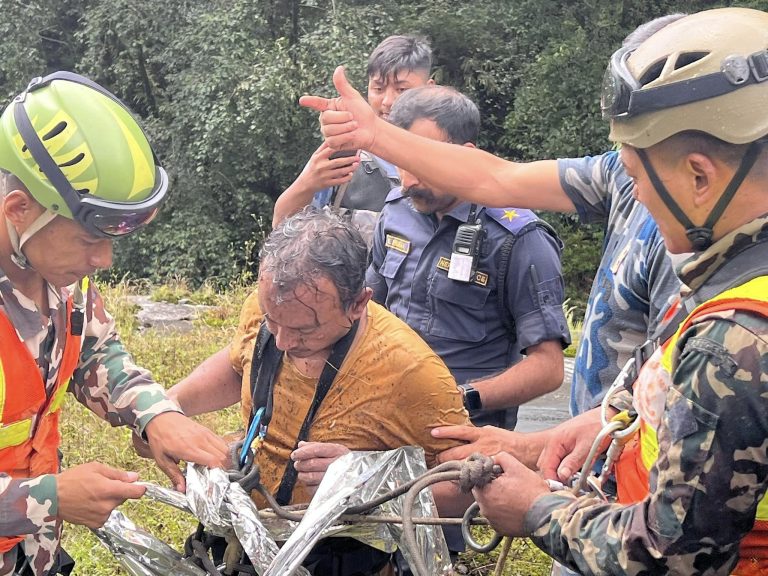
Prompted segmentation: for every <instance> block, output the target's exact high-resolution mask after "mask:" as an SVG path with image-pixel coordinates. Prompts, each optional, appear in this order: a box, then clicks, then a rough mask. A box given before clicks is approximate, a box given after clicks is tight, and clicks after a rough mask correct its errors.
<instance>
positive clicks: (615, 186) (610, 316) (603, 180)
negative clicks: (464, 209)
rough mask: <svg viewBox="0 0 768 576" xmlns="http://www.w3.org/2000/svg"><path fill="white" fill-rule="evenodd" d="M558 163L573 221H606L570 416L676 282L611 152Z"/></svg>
mask: <svg viewBox="0 0 768 576" xmlns="http://www.w3.org/2000/svg"><path fill="white" fill-rule="evenodd" d="M557 165H558V171H559V172H560V183H561V186H562V188H563V190H564V191H565V193H566V194H567V195H568V198H570V199H571V202H573V205H574V206H575V207H576V212H577V213H578V215H579V219H580V220H581V221H582V222H584V223H600V224H604V225H605V240H604V242H603V255H602V259H601V260H600V265H599V267H598V269H597V274H596V276H595V280H594V282H593V283H592V291H591V292H590V295H589V301H588V303H587V310H586V314H585V316H584V326H583V330H582V335H581V340H580V342H579V349H578V353H577V355H576V365H575V368H574V372H573V383H572V385H571V413H572V414H574V415H576V414H581V413H582V412H586V411H587V410H589V409H591V408H594V407H595V406H596V405H597V404H599V403H600V400H601V399H602V398H603V395H604V393H605V391H606V390H607V389H608V386H610V385H611V383H612V382H613V381H614V380H615V379H616V376H617V375H618V374H619V371H620V370H621V368H622V367H623V366H624V364H625V363H626V362H627V360H628V359H629V357H630V354H631V353H632V351H633V350H634V349H635V347H636V346H638V345H640V344H642V343H643V342H645V340H646V339H647V338H649V337H650V336H651V335H652V334H653V333H654V331H655V330H656V326H657V324H658V321H659V320H660V319H661V316H662V314H663V312H664V309H665V308H666V307H667V304H668V303H669V301H670V300H671V299H672V298H673V297H674V296H676V295H677V293H678V291H679V289H680V282H679V281H678V279H677V277H676V276H675V274H674V271H673V270H672V265H671V263H670V261H669V258H668V257H667V253H666V250H665V249H664V240H663V239H662V237H661V235H660V234H659V231H658V229H657V228H656V223H655V222H654V221H653V219H652V218H651V215H650V214H649V213H648V210H646V209H645V206H643V205H642V204H640V203H639V202H638V201H637V200H635V198H634V197H633V196H632V187H633V184H632V180H631V179H630V178H629V177H628V176H627V173H626V172H625V171H624V166H623V165H622V164H621V161H620V160H619V156H618V154H617V153H616V152H608V153H606V154H602V155H600V156H594V157H589V156H588V157H585V158H567V159H561V160H558V163H557Z"/></svg>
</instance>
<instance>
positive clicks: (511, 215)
mask: <svg viewBox="0 0 768 576" xmlns="http://www.w3.org/2000/svg"><path fill="white" fill-rule="evenodd" d="M517 217H518V213H517V212H516V211H515V210H504V215H503V216H502V218H505V219H506V220H509V221H510V222H512V220H514V219H515V218H517Z"/></svg>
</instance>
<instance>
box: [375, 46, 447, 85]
mask: <svg viewBox="0 0 768 576" xmlns="http://www.w3.org/2000/svg"><path fill="white" fill-rule="evenodd" d="M430 70H432V48H431V47H430V45H429V42H428V41H427V39H426V38H422V37H420V36H411V35H404V36H389V37H387V38H385V39H384V40H382V41H381V43H379V45H378V46H376V48H374V49H373V52H371V55H370V56H369V57H368V78H375V79H376V80H379V81H385V80H386V79H387V78H389V76H393V75H394V76H395V77H397V75H398V74H399V73H400V72H403V71H406V72H414V71H424V72H426V74H427V75H429V73H430Z"/></svg>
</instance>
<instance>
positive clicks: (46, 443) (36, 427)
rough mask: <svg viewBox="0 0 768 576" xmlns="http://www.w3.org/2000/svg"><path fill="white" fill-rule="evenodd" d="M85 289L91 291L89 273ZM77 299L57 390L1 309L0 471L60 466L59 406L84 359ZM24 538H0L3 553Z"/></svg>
mask: <svg viewBox="0 0 768 576" xmlns="http://www.w3.org/2000/svg"><path fill="white" fill-rule="evenodd" d="M82 286H83V288H82V290H83V291H86V292H87V290H88V283H87V278H86V279H84V280H83V282H82ZM72 309H73V298H71V297H70V298H69V300H68V301H67V310H66V318H67V326H66V335H65V341H64V350H63V352H62V359H61V362H60V365H59V372H58V375H57V377H56V383H55V385H54V389H53V392H52V394H51V396H50V398H48V397H47V395H46V390H45V382H44V381H43V378H42V377H41V375H40V368H39V367H38V365H37V362H35V359H34V358H33V357H32V354H30V352H29V350H28V349H27V347H26V345H25V344H24V342H23V341H21V340H20V339H19V337H18V334H17V333H16V329H15V328H14V327H13V325H12V324H11V322H10V321H9V320H8V317H7V316H6V315H5V314H4V313H2V312H0V471H2V472H4V473H6V474H8V475H9V476H11V477H14V478H33V477H37V476H41V475H43V474H52V473H55V472H57V471H58V468H59V462H58V448H59V443H60V439H61V438H60V435H59V411H60V408H61V404H62V402H63V399H64V395H65V393H66V391H67V388H68V386H69V381H70V379H71V377H72V374H73V373H74V371H75V368H76V367H77V364H78V362H79V358H80V347H81V342H82V334H76V335H73V334H72V325H71V319H72ZM22 539H23V537H20V536H17V537H0V554H2V553H4V552H7V551H8V550H10V549H11V548H13V546H15V545H16V543H18V542H19V541H21V540H22Z"/></svg>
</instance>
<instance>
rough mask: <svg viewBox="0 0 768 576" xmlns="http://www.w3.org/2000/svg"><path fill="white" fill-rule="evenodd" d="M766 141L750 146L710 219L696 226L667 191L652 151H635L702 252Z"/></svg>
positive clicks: (638, 149)
mask: <svg viewBox="0 0 768 576" xmlns="http://www.w3.org/2000/svg"><path fill="white" fill-rule="evenodd" d="M762 143H763V142H762V141H761V140H757V141H755V142H752V143H751V144H750V145H749V148H747V151H746V152H745V153H744V157H743V158H742V159H741V163H740V164H739V168H738V169H737V170H736V173H735V174H734V175H733V178H731V181H730V182H729V183H728V186H727V187H726V188H725V192H724V193H723V195H722V196H721V197H720V199H719V200H718V201H717V204H715V207H714V208H712V211H711V212H710V213H709V215H708V216H707V219H706V221H705V222H704V224H703V225H701V226H696V225H695V224H694V223H693V222H691V219H690V218H688V215H687V214H686V213H685V212H683V210H682V209H681V208H680V206H679V205H678V204H677V202H675V200H674V198H672V195H671V194H670V193H669V190H667V187H666V186H665V185H664V183H663V182H662V181H661V178H659V175H658V173H657V172H656V170H655V168H654V167H653V164H651V160H650V158H648V154H647V153H646V152H645V150H643V149H642V148H636V149H635V150H636V151H637V155H638V156H639V157H640V161H641V162H642V163H643V167H644V168H645V171H646V172H647V173H648V177H649V178H650V179H651V183H652V184H653V187H654V188H655V189H656V192H657V193H658V195H659V197H660V198H661V200H662V202H664V204H666V205H667V208H669V211H670V212H672V215H673V216H674V217H675V218H676V219H677V221H678V222H680V224H682V225H683V227H684V228H685V234H686V236H688V239H689V240H690V241H691V244H692V245H693V249H694V250H696V251H699V252H700V251H702V250H706V249H707V248H709V247H710V246H711V245H712V229H713V227H714V226H715V223H716V222H717V221H718V220H719V219H720V217H721V216H722V215H723V212H725V209H726V208H727V207H728V204H730V203H731V200H732V199H733V197H734V195H735V194H736V191H737V190H738V189H739V186H741V183H742V182H744V179H745V178H746V177H747V174H749V171H750V170H751V169H752V166H754V165H755V161H756V160H757V156H758V154H759V153H760V145H761V144H762Z"/></svg>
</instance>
